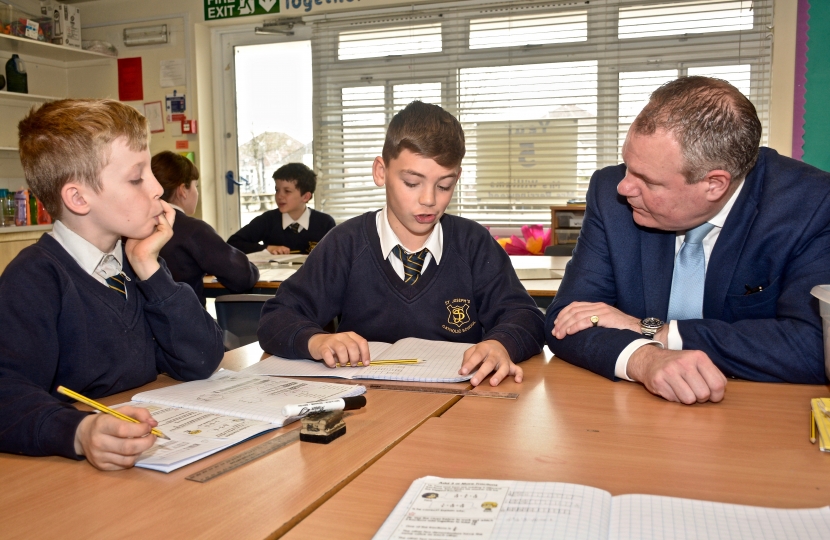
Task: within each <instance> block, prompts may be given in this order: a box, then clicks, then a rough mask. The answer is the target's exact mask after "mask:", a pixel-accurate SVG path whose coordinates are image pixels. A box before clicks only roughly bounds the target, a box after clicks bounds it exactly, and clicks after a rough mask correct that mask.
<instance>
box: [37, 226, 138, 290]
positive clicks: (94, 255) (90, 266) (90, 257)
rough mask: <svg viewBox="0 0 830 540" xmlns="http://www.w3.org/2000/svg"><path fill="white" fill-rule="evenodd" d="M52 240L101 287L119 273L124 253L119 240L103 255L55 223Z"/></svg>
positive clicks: (70, 231) (72, 232) (75, 234)
mask: <svg viewBox="0 0 830 540" xmlns="http://www.w3.org/2000/svg"><path fill="white" fill-rule="evenodd" d="M49 234H50V235H52V238H54V239H55V240H57V242H58V244H60V245H61V246H62V247H63V249H65V250H66V252H67V253H69V255H71V256H72V258H73V259H75V262H77V263H78V265H79V266H80V267H81V269H83V271H84V272H86V273H87V274H89V275H90V276H92V277H94V278H95V279H97V280H98V281H99V282H100V283H102V284H103V285H106V286H107V287H109V285H107V278H108V277H112V276H116V275H118V274H119V273H120V272H121V268H122V266H123V263H124V260H123V257H124V252H123V250H122V249H121V239H120V238H119V239H118V241H117V242H116V243H115V247H114V248H113V249H112V251H110V252H109V253H104V252H103V251H101V250H100V249H98V248H97V247H95V246H94V245H92V244H91V243H90V242H89V241H87V240H86V239H85V238H83V237H82V236H80V235H79V234H78V233H76V232H75V231H73V230H71V229H70V228H69V227H67V226H66V225H64V224H63V223H61V221H60V220H58V221H55V223H54V224H53V225H52V232H50V233H49Z"/></svg>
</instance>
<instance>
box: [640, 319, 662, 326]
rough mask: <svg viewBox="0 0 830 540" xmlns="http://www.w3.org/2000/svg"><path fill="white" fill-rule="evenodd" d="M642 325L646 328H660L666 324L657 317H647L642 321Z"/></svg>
mask: <svg viewBox="0 0 830 540" xmlns="http://www.w3.org/2000/svg"><path fill="white" fill-rule="evenodd" d="M640 324H641V325H642V326H645V327H646V328H660V327H661V326H663V324H664V323H663V321H661V320H660V319H658V318H657V317H646V318H645V319H643V320H642V321H640Z"/></svg>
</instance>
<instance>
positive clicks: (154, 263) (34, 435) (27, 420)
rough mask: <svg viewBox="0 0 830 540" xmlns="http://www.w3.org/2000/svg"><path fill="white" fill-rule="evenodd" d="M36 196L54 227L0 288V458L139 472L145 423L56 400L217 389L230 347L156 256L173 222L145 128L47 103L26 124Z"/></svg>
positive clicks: (111, 105) (112, 115)
mask: <svg viewBox="0 0 830 540" xmlns="http://www.w3.org/2000/svg"><path fill="white" fill-rule="evenodd" d="M19 131H20V158H21V162H22V164H23V170H24V172H25V174H26V180H27V181H28V183H29V186H30V187H31V189H32V191H34V193H35V195H36V196H37V197H38V198H39V199H40V200H41V201H42V202H43V205H44V206H45V207H46V210H47V211H48V212H49V214H51V215H52V217H53V218H55V220H56V221H55V224H54V228H53V231H52V232H51V233H49V234H44V235H43V236H42V237H41V238H40V240H39V241H38V242H37V243H36V244H35V245H33V246H29V247H27V248H25V249H24V250H23V251H21V252H20V254H19V255H18V256H17V257H16V258H15V259H14V260H13V261H12V262H11V263H10V264H9V266H8V267H7V268H6V270H5V272H3V275H2V276H0V305H2V306H3V309H2V310H0V328H2V329H3V334H4V339H2V340H0V451H2V452H10V453H16V454H26V455H32V456H43V455H60V456H65V457H69V458H73V459H81V458H82V457H84V456H85V457H86V459H87V460H88V461H89V462H90V463H91V464H92V465H94V466H95V467H98V468H99V469H104V470H113V469H122V468H127V467H131V466H133V465H134V464H135V461H136V459H138V457H139V456H140V455H141V453H142V452H143V451H145V450H147V449H148V448H150V447H151V446H152V445H153V443H154V442H155V437H154V436H153V435H151V434H150V429H151V428H152V427H154V426H156V425H157V423H156V421H155V420H153V418H152V417H151V416H150V414H149V413H148V412H147V410H146V409H141V408H132V407H124V408H123V409H121V410H122V412H124V413H125V414H127V415H129V416H132V417H134V418H136V419H138V420H139V421H140V423H138V424H132V423H129V422H124V421H123V420H119V419H117V418H114V417H112V416H110V415H108V414H89V413H87V412H82V411H79V410H77V409H76V408H75V407H73V406H72V405H70V403H69V402H70V401H71V400H69V399H68V398H65V397H63V396H61V395H59V394H58V393H57V392H56V388H57V387H58V386H59V385H62V386H66V387H67V388H70V389H72V390H75V391H76V392H79V393H81V394H84V395H86V396H88V397H91V398H98V397H102V396H108V395H111V394H115V393H117V392H122V391H125V390H129V389H131V388H136V387H138V386H141V385H144V384H146V383H149V382H151V381H153V380H155V379H156V376H157V375H158V373H167V374H168V375H170V376H171V377H173V378H175V379H179V380H190V379H202V378H205V377H208V376H209V375H210V374H211V373H212V372H213V371H214V370H215V369H216V367H217V366H218V365H219V362H220V361H221V359H222V354H223V346H222V335H221V332H220V330H219V328H218V327H217V325H216V323H215V322H214V321H213V319H212V318H211V316H210V315H209V314H208V313H207V312H206V311H205V310H204V309H203V308H202V305H201V304H200V303H199V300H198V298H196V295H195V294H194V293H193V290H192V289H191V288H190V287H188V286H187V285H183V284H181V283H176V282H175V281H173V279H172V277H171V276H170V273H169V272H168V270H167V267H166V266H165V264H164V261H163V260H162V259H160V258H159V256H158V254H159V250H161V248H162V246H164V244H165V243H167V241H168V240H170V237H171V235H172V223H173V220H174V217H175V212H174V211H173V209H172V208H170V206H169V205H168V204H167V203H165V202H163V201H162V200H161V199H160V197H161V194H162V189H161V186H160V185H159V183H158V182H157V181H156V179H155V178H154V177H153V173H152V171H151V170H150V152H149V150H148V148H147V143H148V137H149V136H148V129H147V120H146V119H145V118H144V117H143V116H141V115H140V114H138V112H137V111H136V110H135V109H133V108H132V107H129V106H127V105H123V104H121V103H118V102H116V101H110V100H62V101H56V102H52V103H46V104H44V105H43V106H42V107H40V109H38V110H36V111H33V112H30V113H29V114H28V115H27V116H26V118H24V119H23V120H21V122H20V124H19Z"/></svg>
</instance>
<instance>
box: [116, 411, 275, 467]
mask: <svg viewBox="0 0 830 540" xmlns="http://www.w3.org/2000/svg"><path fill="white" fill-rule="evenodd" d="M124 405H131V406H133V407H143V408H145V409H147V410H148V411H150V414H152V415H153V418H155V420H156V421H157V422H158V423H159V425H158V428H157V429H159V430H160V431H161V432H162V433H164V434H165V435H166V436H167V437H170V440H165V439H162V438H157V439H156V444H154V445H153V446H152V447H151V448H150V449H149V450H147V451H146V452H144V453H143V454H142V455H141V457H140V458H139V460H138V462H137V463H136V467H142V468H145V469H152V470H156V471H161V472H165V473H167V472H170V471H174V470H176V469H178V468H180V467H184V466H185V465H188V464H190V463H193V462H194V461H196V460H199V459H202V458H203V457H207V456H209V455H211V454H214V453H216V452H219V451H220V450H224V449H225V448H228V447H230V446H233V445H235V444H239V443H240V442H242V441H244V440H246V439H249V438H251V437H256V436H257V435H261V434H262V433H265V432H266V431H271V430H273V429H277V426H275V425H274V424H271V423H269V422H262V421H259V420H248V419H245V418H236V417H233V416H225V415H219V414H211V413H205V412H201V411H194V410H192V409H182V408H178V407H169V406H166V405H159V404H155V403H142V402H137V401H131V402H129V403H124V404H121V405H117V406H116V407H115V408H118V407H122V406H124Z"/></svg>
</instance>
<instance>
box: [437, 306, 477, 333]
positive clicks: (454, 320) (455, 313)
mask: <svg viewBox="0 0 830 540" xmlns="http://www.w3.org/2000/svg"><path fill="white" fill-rule="evenodd" d="M444 305H445V306H446V307H447V324H442V325H441V327H442V328H443V329H444V330H448V331H450V332H452V333H453V334H461V333H463V332H466V331H467V330H469V329H470V328H472V327H473V326H475V324H476V323H475V322H474V321H472V319H471V318H470V301H469V300H467V299H465V298H453V299H452V300H446V301H445V302H444Z"/></svg>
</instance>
